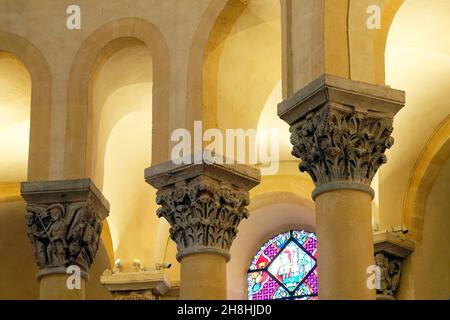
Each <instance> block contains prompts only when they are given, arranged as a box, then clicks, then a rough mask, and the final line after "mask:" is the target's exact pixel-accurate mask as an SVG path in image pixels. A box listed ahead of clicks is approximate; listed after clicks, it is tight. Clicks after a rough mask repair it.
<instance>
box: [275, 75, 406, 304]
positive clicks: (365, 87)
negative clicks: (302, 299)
mask: <svg viewBox="0 0 450 320" xmlns="http://www.w3.org/2000/svg"><path fill="white" fill-rule="evenodd" d="M404 99H405V97H404V92H402V91H399V90H394V89H391V88H390V87H387V86H378V85H372V84H368V83H362V82H356V81H352V80H348V79H344V78H339V77H335V76H330V75H323V76H321V77H319V78H318V79H316V80H315V81H313V82H312V83H310V84H308V85H307V86H306V87H305V88H303V89H301V90H300V91H298V92H297V93H295V94H294V95H293V96H291V97H289V98H287V99H286V100H285V101H283V102H282V103H280V105H279V106H278V115H279V116H280V117H281V119H283V120H284V121H286V122H287V123H288V124H289V125H290V131H291V143H292V144H293V146H294V148H293V151H292V154H293V155H294V156H296V157H298V158H300V159H301V160H302V162H301V164H300V171H302V172H307V173H308V174H309V175H310V176H311V178H312V179H313V181H314V183H315V186H316V188H315V190H314V191H313V194H312V197H313V199H314V200H315V203H316V222H317V240H318V272H319V298H320V299H375V290H370V289H368V287H367V278H368V274H367V273H366V271H367V268H368V267H369V266H370V265H373V264H374V256H373V254H374V252H373V239H372V228H371V200H372V198H373V196H374V191H373V190H372V189H371V188H370V183H371V181H372V178H373V176H374V175H375V173H376V171H377V170H378V168H379V167H380V166H381V165H382V164H383V163H385V162H386V156H385V155H384V152H385V150H386V149H388V148H390V147H391V146H392V144H393V139H392V137H391V133H392V130H393V127H392V122H393V117H394V115H395V114H396V113H397V112H398V111H399V110H400V109H401V108H402V107H403V105H404Z"/></svg>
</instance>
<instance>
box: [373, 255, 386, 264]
mask: <svg viewBox="0 0 450 320" xmlns="http://www.w3.org/2000/svg"><path fill="white" fill-rule="evenodd" d="M375 263H376V264H377V266H382V265H383V264H384V257H383V256H382V255H379V254H377V255H376V256H375Z"/></svg>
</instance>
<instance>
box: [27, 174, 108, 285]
mask: <svg viewBox="0 0 450 320" xmlns="http://www.w3.org/2000/svg"><path fill="white" fill-rule="evenodd" d="M21 194H22V197H23V198H24V199H25V201H26V202H27V207H26V215H25V217H26V224H27V225H26V228H27V234H28V237H29V239H30V241H31V244H32V246H33V249H34V253H35V257H36V260H37V263H38V266H39V272H38V275H37V276H38V278H40V277H42V276H45V275H48V274H54V273H65V271H66V269H67V267H69V266H71V265H77V266H79V267H80V271H81V274H82V275H83V276H84V277H85V278H87V272H88V271H89V268H90V266H91V265H92V263H93V261H94V258H95V255H96V253H97V250H98V247H99V243H100V235H101V232H102V220H103V219H105V218H106V217H107V216H108V212H109V203H108V201H106V199H105V198H104V197H103V195H102V194H101V192H100V191H99V190H98V189H97V188H96V187H95V185H94V184H93V183H92V181H91V180H90V179H80V180H61V181H38V182H22V185H21Z"/></svg>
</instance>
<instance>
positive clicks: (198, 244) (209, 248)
mask: <svg viewBox="0 0 450 320" xmlns="http://www.w3.org/2000/svg"><path fill="white" fill-rule="evenodd" d="M145 178H146V181H147V182H148V183H149V184H151V185H152V186H153V187H155V188H157V189H158V192H157V199H156V202H157V204H158V205H160V206H161V207H160V208H159V209H158V212H157V215H158V217H164V218H165V219H166V220H167V221H168V222H169V224H170V225H171V228H170V237H171V238H172V240H174V241H175V242H176V244H177V248H178V253H177V260H178V261H180V263H181V286H180V298H181V299H187V300H209V299H211V300H214V299H217V300H219V299H226V294H227V287H226V263H227V262H228V260H229V259H230V253H229V250H230V247H231V244H232V242H233V240H234V238H235V237H236V234H237V232H238V225H239V223H240V222H241V220H242V219H244V218H247V217H248V212H247V209H246V206H247V205H248V204H249V195H248V191H249V190H250V189H251V188H253V187H254V186H256V185H258V184H259V181H260V174H259V171H258V170H256V169H253V168H251V167H248V166H244V165H219V164H206V163H200V164H186V165H184V164H183V165H174V164H173V163H172V162H167V163H164V164H160V165H156V166H153V167H150V168H148V169H147V170H146V171H145Z"/></svg>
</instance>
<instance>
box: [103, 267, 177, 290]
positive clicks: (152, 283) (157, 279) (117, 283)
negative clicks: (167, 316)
mask: <svg viewBox="0 0 450 320" xmlns="http://www.w3.org/2000/svg"><path fill="white" fill-rule="evenodd" d="M100 282H101V284H102V285H104V286H105V287H106V288H107V289H108V290H109V291H110V292H117V293H120V292H129V291H148V290H150V291H152V293H154V294H155V295H158V296H161V295H164V294H165V293H166V292H167V291H169V289H170V288H171V284H170V281H169V279H168V278H167V276H166V275H165V274H163V273H160V272H155V271H140V272H124V273H121V272H118V273H112V274H108V272H105V273H104V274H103V275H102V276H101V277H100Z"/></svg>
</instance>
